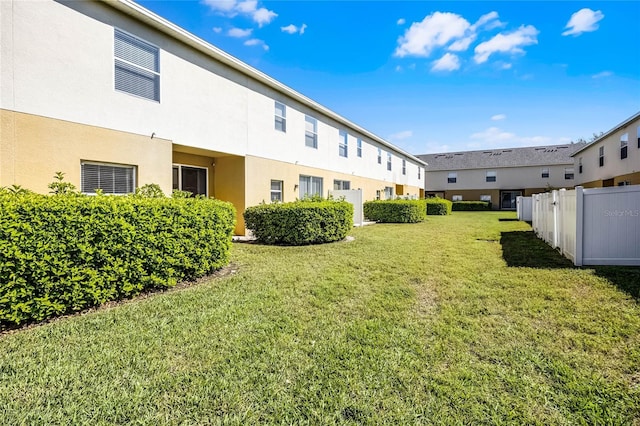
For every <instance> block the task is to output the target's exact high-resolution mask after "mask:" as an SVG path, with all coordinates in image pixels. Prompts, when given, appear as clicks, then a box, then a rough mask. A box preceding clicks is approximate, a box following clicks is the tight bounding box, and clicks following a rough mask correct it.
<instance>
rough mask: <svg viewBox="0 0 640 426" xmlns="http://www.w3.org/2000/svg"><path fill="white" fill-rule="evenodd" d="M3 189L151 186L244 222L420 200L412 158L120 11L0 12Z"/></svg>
mask: <svg viewBox="0 0 640 426" xmlns="http://www.w3.org/2000/svg"><path fill="white" fill-rule="evenodd" d="M0 40H1V46H0V86H1V87H2V90H1V91H0V186H8V185H12V184H16V185H21V186H23V187H25V188H28V189H32V190H34V191H37V192H47V191H48V189H47V184H48V183H50V182H51V181H52V180H53V175H54V173H55V172H57V171H61V172H63V173H65V176H66V180H67V181H69V182H71V183H73V184H75V185H76V186H77V187H78V188H79V189H81V190H82V192H85V193H94V192H95V190H96V189H98V188H99V189H102V190H103V191H104V192H105V193H109V194H124V193H128V192H132V191H134V190H135V188H136V187H139V186H142V185H144V184H147V183H156V184H159V185H160V187H161V188H162V189H163V190H164V192H165V193H167V194H168V193H170V192H171V191H172V190H173V189H182V190H188V191H191V192H193V193H197V194H204V195H206V196H213V197H215V198H218V199H222V200H226V201H230V202H232V203H233V204H234V205H235V207H236V209H237V210H238V212H239V215H238V226H237V228H236V232H237V233H239V234H242V233H244V223H243V221H242V212H243V211H244V209H245V208H246V207H248V206H251V205H256V204H258V203H260V202H262V201H266V202H269V201H270V200H281V201H285V202H286V201H293V200H295V199H296V198H300V197H303V196H305V195H309V194H320V195H323V196H327V195H328V193H329V191H330V190H333V189H358V188H360V189H362V191H363V199H364V200H368V199H374V198H377V197H391V196H395V195H407V196H415V197H421V196H424V189H423V188H424V186H423V184H424V167H425V166H426V165H425V163H424V162H423V161H421V160H420V159H418V158H417V157H415V156H413V155H411V154H409V153H407V152H404V151H403V150H401V149H400V148H398V147H396V146H394V145H392V144H391V143H389V142H387V141H385V140H384V139H382V138H380V137H378V136H376V135H375V134H373V133H371V132H370V131H368V130H366V129H364V128H362V127H360V126H358V125H357V124H355V123H353V122H351V121H349V120H347V119H345V118H344V117H342V116H340V115H339V114H337V113H335V112H333V111H331V110H329V109H327V108H325V107H323V106H322V105H320V104H318V103H316V102H314V101H313V100H311V99H309V98H307V97H305V96H304V95H302V94H300V93H298V92H296V91H294V90H292V89H291V88H289V87H287V86H285V85H284V84H282V83H280V82H278V81H276V80H274V79H273V78H271V77H269V76H268V75H265V74H263V73H261V72H260V71H258V70H256V69H254V68H252V67H250V66H248V65H246V64H244V63H242V62H241V61H239V60H238V59H236V58H234V57H232V56H230V55H229V54H227V53H225V52H223V51H221V50H220V49H218V48H216V47H214V46H212V45H210V44H208V43H207V42H205V41H203V40H201V39H199V38H197V37H195V36H194V35H192V34H190V33H188V32H186V31H185V30H183V29H181V28H179V27H178V26H176V25H174V24H172V23H170V22H168V21H166V20H165V19H163V18H161V17H159V16H157V15H155V14H153V13H152V12H150V11H148V10H146V9H145V8H143V7H141V6H139V5H138V4H136V3H134V2H132V1H129V0H112V1H54V0H44V1H38V2H32V1H28V0H3V1H0Z"/></svg>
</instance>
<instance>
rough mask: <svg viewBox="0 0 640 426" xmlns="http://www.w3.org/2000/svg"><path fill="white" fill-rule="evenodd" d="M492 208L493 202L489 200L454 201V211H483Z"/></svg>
mask: <svg viewBox="0 0 640 426" xmlns="http://www.w3.org/2000/svg"><path fill="white" fill-rule="evenodd" d="M487 210H491V203H489V202H487V201H454V202H453V211H456V212H463V211H465V212H483V211H487Z"/></svg>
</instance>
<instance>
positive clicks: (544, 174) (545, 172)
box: [540, 167, 551, 179]
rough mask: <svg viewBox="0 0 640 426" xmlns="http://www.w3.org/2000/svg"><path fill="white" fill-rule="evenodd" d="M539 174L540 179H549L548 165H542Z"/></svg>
mask: <svg viewBox="0 0 640 426" xmlns="http://www.w3.org/2000/svg"><path fill="white" fill-rule="evenodd" d="M540 176H541V178H542V179H549V176H551V173H550V171H549V167H543V168H542V171H541V172H540Z"/></svg>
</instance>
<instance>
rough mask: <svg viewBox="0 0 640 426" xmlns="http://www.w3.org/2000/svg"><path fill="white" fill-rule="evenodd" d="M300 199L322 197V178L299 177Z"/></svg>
mask: <svg viewBox="0 0 640 426" xmlns="http://www.w3.org/2000/svg"><path fill="white" fill-rule="evenodd" d="M299 186H300V199H302V198H305V197H313V196H314V195H319V196H321V197H322V178H321V177H316V176H304V175H300V185H299Z"/></svg>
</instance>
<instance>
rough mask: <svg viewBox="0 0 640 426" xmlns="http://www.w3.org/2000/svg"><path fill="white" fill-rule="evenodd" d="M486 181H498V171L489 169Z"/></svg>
mask: <svg viewBox="0 0 640 426" xmlns="http://www.w3.org/2000/svg"><path fill="white" fill-rule="evenodd" d="M484 179H485V182H490V183H493V182H497V180H498V173H496V171H495V170H487V173H486V175H485V178H484Z"/></svg>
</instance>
